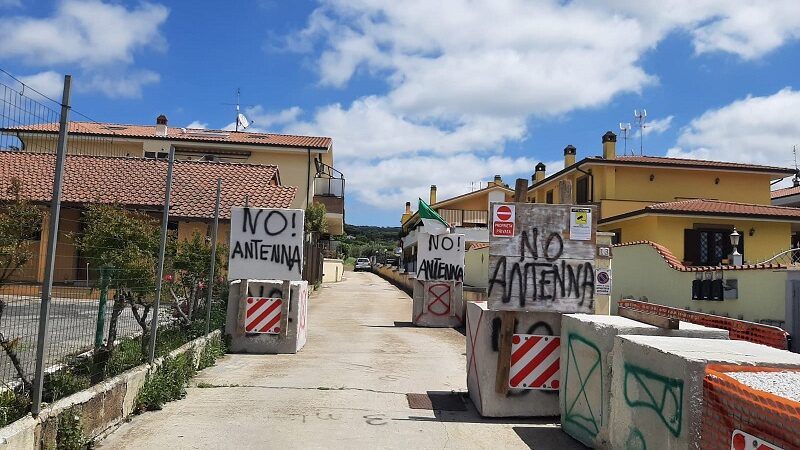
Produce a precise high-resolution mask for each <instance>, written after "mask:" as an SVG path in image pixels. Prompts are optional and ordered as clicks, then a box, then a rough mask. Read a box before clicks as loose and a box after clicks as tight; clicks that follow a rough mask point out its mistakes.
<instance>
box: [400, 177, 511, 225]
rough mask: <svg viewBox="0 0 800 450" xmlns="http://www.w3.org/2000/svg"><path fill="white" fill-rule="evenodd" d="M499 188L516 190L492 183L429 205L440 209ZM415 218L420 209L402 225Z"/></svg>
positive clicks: (507, 190)
mask: <svg viewBox="0 0 800 450" xmlns="http://www.w3.org/2000/svg"><path fill="white" fill-rule="evenodd" d="M498 189H499V190H502V191H506V192H507V193H512V194H513V193H514V190H513V189H511V188H509V187H506V186H498V185H496V184H492V185H490V186H486V187H485V188H482V189H478V190H476V191H472V192H467V193H465V194H461V195H457V196H455V197H450V198H448V199H444V200H442V201H440V202H436V203H434V204H432V205H429V206H430V207H431V208H433V209H438V208H441V207H443V206H447V205H448V204H450V203H452V202H454V201H456V200H463V199H465V198H467V197H471V196H473V195H480V194H484V193H486V192H488V191H493V190H498ZM414 219H419V211H414V214H412V215H411V216H409V217H408V219H406V221H405V222H403V223H402V224H401V225H403V226H405V224H406V223H409V222H411V221H412V220H414Z"/></svg>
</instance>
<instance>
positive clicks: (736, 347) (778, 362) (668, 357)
mask: <svg viewBox="0 0 800 450" xmlns="http://www.w3.org/2000/svg"><path fill="white" fill-rule="evenodd" d="M709 363H725V364H735V365H746V366H769V367H791V368H798V367H800V355H798V354H795V353H791V352H788V351H784V350H778V349H775V348H772V347H767V346H764V345H758V344H753V343H751V342H746V341H726V340H714V339H697V338H679V337H667V336H617V337H616V338H615V343H614V356H613V368H612V371H613V373H614V376H613V377H612V381H611V383H612V385H611V417H610V421H609V423H610V425H611V446H612V447H613V448H615V449H616V448H650V449H654V448H658V449H665V450H672V449H674V450H678V449H681V450H683V449H699V448H700V432H701V427H702V415H703V378H704V376H705V367H706V365H707V364H709Z"/></svg>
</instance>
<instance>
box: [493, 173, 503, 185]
mask: <svg viewBox="0 0 800 450" xmlns="http://www.w3.org/2000/svg"><path fill="white" fill-rule="evenodd" d="M502 185H503V178H502V177H500V175H495V176H494V186H502Z"/></svg>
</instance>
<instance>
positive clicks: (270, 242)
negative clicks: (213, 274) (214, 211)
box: [228, 208, 305, 281]
mask: <svg viewBox="0 0 800 450" xmlns="http://www.w3.org/2000/svg"><path fill="white" fill-rule="evenodd" d="M304 222H305V214H304V211H303V210H302V209H267V208H231V240H230V250H229V252H230V253H229V258H230V259H229V261H228V278H229V279H231V280H237V279H248V280H289V281H299V280H302V279H303V224H304Z"/></svg>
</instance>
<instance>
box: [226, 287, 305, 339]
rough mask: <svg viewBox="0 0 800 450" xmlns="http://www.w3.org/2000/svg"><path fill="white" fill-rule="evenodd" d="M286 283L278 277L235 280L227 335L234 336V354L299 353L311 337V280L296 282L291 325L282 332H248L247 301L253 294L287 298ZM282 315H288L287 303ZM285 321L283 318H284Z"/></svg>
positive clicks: (229, 305)
mask: <svg viewBox="0 0 800 450" xmlns="http://www.w3.org/2000/svg"><path fill="white" fill-rule="evenodd" d="M282 288H283V282H282V281H277V280H248V281H247V284H246V286H242V283H241V282H240V281H238V280H237V281H233V282H231V287H230V291H229V292H230V293H229V294H228V311H227V320H226V323H225V334H226V335H228V336H230V351H231V352H234V353H258V354H278V353H297V352H298V351H299V350H300V349H301V348H303V346H304V345H305V344H306V339H307V337H308V295H309V290H308V282H306V281H292V282H291V288H290V289H291V295H290V300H289V308H288V315H289V317H288V322H286V323H288V326H287V327H286V329H285V330H281V332H280V333H279V334H254V333H246V332H245V329H244V319H245V308H244V302H245V300H246V298H247V297H248V296H251V297H279V298H284V297H283V292H282V291H281V289H282ZM281 314H287V309H286V304H285V303H284V305H283V309H282V312H281ZM281 320H283V318H282V319H281Z"/></svg>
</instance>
